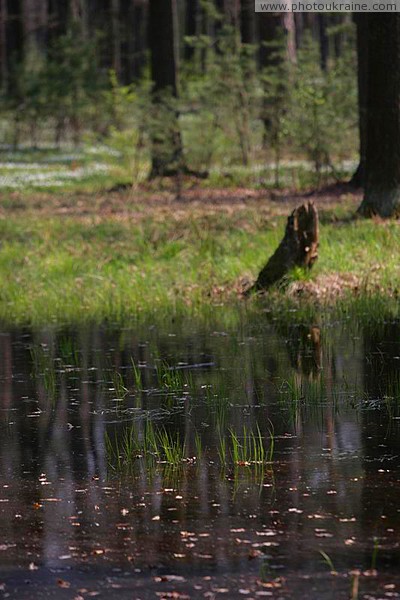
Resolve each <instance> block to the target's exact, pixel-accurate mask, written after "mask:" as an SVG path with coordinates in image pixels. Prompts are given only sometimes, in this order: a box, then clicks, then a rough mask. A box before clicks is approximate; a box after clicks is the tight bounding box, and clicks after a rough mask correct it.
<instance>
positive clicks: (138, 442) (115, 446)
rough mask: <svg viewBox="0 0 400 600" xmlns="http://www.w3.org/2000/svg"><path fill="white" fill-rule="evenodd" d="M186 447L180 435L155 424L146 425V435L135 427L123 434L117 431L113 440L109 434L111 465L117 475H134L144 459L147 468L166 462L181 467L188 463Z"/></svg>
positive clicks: (133, 425) (108, 452)
mask: <svg viewBox="0 0 400 600" xmlns="http://www.w3.org/2000/svg"><path fill="white" fill-rule="evenodd" d="M185 446H186V445H185V443H184V441H182V440H181V437H180V434H179V432H173V431H168V430H167V429H166V428H165V427H159V428H156V427H155V426H154V425H153V423H152V422H151V421H147V422H146V423H145V427H144V429H143V433H142V435H139V434H138V430H137V424H135V423H132V424H131V425H130V426H129V427H127V428H126V429H125V430H124V431H123V432H121V433H118V432H117V431H116V430H115V431H114V435H113V436H111V435H110V434H109V433H108V432H106V433H105V447H106V452H107V456H108V462H109V464H110V466H111V468H112V469H113V470H115V471H124V470H126V471H130V470H132V469H133V467H134V465H135V464H136V463H137V461H138V460H140V459H144V460H145V461H146V464H147V465H149V464H150V465H152V464H153V463H159V464H160V463H164V462H166V463H168V464H169V465H172V466H174V467H177V466H179V465H181V464H182V463H183V462H185V460H186V448H185Z"/></svg>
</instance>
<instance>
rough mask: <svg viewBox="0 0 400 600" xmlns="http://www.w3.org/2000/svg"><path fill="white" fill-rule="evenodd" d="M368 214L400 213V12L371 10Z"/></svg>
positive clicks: (362, 209) (365, 211)
mask: <svg viewBox="0 0 400 600" xmlns="http://www.w3.org/2000/svg"><path fill="white" fill-rule="evenodd" d="M364 16H365V17H367V21H368V67H367V76H368V80H367V89H368V94H367V133H366V136H367V140H366V141H367V147H366V182H365V194H364V199H363V201H362V203H361V206H360V207H359V212H360V213H361V214H363V215H365V216H371V215H380V216H381V217H392V216H398V215H400V13H368V14H366V15H364Z"/></svg>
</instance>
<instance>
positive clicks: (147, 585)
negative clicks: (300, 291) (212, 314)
mask: <svg viewBox="0 0 400 600" xmlns="http://www.w3.org/2000/svg"><path fill="white" fill-rule="evenodd" d="M399 367H400V325H399V324H398V323H387V324H385V325H382V326H377V325H374V324H370V325H358V324H356V323H352V324H349V323H337V324H334V325H333V326H330V327H326V328H323V327H320V326H318V325H317V324H316V325H314V326H313V327H308V326H293V327H290V328H289V327H282V326H278V325H277V324H273V323H272V324H271V322H268V320H267V319H266V318H265V320H263V319H262V317H259V318H258V319H257V320H251V319H250V318H249V319H246V318H244V317H242V318H240V319H238V322H237V323H235V325H232V326H231V327H227V328H226V327H225V328H222V327H220V328H218V326H215V324H214V325H213V326H210V327H206V326H204V325H200V324H198V323H196V322H185V323H176V322H175V323H174V322H162V323H153V324H150V325H142V326H137V327H132V328H128V329H118V328H113V327H112V326H104V327H98V326H97V327H89V326H88V327H84V328H81V329H80V330H59V329H57V328H45V329H42V330H35V331H30V330H12V331H11V330H6V329H3V330H2V331H1V333H0V430H1V435H0V470H1V480H0V597H4V598H15V599H17V598H18V599H22V600H23V599H25V598H26V599H28V598H29V599H31V598H69V599H75V600H81V599H82V598H84V599H86V598H90V597H97V596H98V597H99V598H122V599H125V598H126V599H128V598H129V599H133V600H135V599H143V600H144V599H147V598H176V599H178V600H179V599H181V600H183V599H186V598H211V599H212V598H247V599H250V598H264V597H265V598H274V599H279V598H285V599H286V598H295V599H297V598H299V599H300V598H311V599H328V598H329V599H331V598H332V599H341V598H343V599H348V598H365V599H372V598H374V599H378V598H397V597H400V553H399V552H400V547H399V544H400V535H399V534H400V495H399V493H400V371H399Z"/></svg>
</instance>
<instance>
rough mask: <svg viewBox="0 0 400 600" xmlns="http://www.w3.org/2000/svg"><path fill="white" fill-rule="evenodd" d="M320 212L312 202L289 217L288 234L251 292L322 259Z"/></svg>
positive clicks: (286, 232) (264, 288)
mask: <svg viewBox="0 0 400 600" xmlns="http://www.w3.org/2000/svg"><path fill="white" fill-rule="evenodd" d="M318 245H319V223H318V212H317V209H316V207H315V205H314V204H313V203H312V202H308V204H306V205H305V204H302V205H301V206H299V207H298V208H296V209H295V210H294V211H293V212H292V214H291V215H290V216H289V217H288V220H287V225H286V230H285V235H284V237H283V239H282V241H281V243H280V244H279V246H278V248H277V249H276V250H275V252H274V254H273V255H272V256H271V258H270V259H269V261H268V262H267V264H266V265H265V267H264V268H263V269H262V270H261V271H260V273H259V275H258V278H257V281H256V282H255V284H254V285H253V287H252V288H251V289H250V290H249V291H258V290H266V289H268V288H269V287H270V286H271V285H273V284H274V283H277V282H279V281H281V280H282V278H283V277H284V276H285V275H286V274H287V273H288V272H289V271H290V270H291V269H293V268H294V267H305V268H308V269H311V267H312V266H313V264H314V263H315V261H316V260H317V258H318Z"/></svg>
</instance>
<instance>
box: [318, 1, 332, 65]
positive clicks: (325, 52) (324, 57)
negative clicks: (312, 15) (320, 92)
mask: <svg viewBox="0 0 400 600" xmlns="http://www.w3.org/2000/svg"><path fill="white" fill-rule="evenodd" d="M317 17H318V30H319V53H320V64H321V69H322V70H323V71H326V70H327V68H328V56H329V42H328V35H327V33H326V16H325V15H324V14H323V13H319V14H318V15H317Z"/></svg>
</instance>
